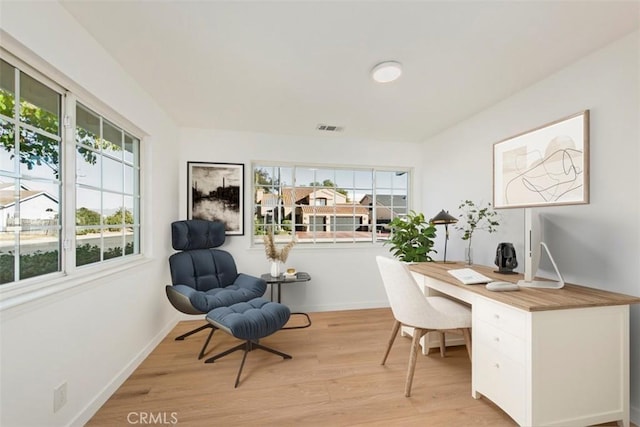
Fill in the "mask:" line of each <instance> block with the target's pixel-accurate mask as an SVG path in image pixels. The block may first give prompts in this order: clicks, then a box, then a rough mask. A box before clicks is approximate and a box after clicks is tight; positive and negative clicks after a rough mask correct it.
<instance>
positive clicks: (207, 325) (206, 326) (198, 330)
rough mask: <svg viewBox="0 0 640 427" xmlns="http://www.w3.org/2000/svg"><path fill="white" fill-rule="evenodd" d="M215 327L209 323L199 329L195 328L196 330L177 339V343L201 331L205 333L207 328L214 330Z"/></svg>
mask: <svg viewBox="0 0 640 427" xmlns="http://www.w3.org/2000/svg"><path fill="white" fill-rule="evenodd" d="M213 327H214V326H213V325H212V324H211V323H207V324H206V325H202V326H200V327H198V328H195V329H193V330H191V331H189V332H187V333H186V334H182V335H180V336H179V337H176V341H183V340H184V339H185V338H186V337H189V336H191V335H193V334H196V333H198V332H200V331H204V330H205V329H207V328H213Z"/></svg>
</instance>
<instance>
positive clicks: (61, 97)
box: [0, 52, 140, 285]
mask: <svg viewBox="0 0 640 427" xmlns="http://www.w3.org/2000/svg"><path fill="white" fill-rule="evenodd" d="M2 53H3V58H4V57H5V53H4V52H2ZM6 59H7V60H5V59H0V285H1V284H7V283H13V282H18V281H21V280H24V279H28V278H31V277H36V276H43V275H46V274H50V273H61V272H64V273H69V272H71V271H73V270H74V268H75V267H76V265H77V266H80V265H84V264H89V263H96V262H99V261H104V260H107V259H110V258H116V257H124V256H126V255H131V254H137V253H140V245H139V241H140V213H139V210H140V208H139V199H140V191H139V185H138V182H139V175H140V167H139V149H140V141H139V139H138V138H136V137H134V136H133V135H132V134H131V133H128V132H126V131H125V130H124V129H123V128H121V127H119V126H117V125H116V124H114V123H112V122H110V121H108V120H107V119H106V118H105V117H103V116H101V115H99V114H97V113H95V112H94V111H92V110H90V109H89V108H87V107H85V106H84V105H83V104H81V103H80V102H76V101H75V99H76V98H75V96H74V95H73V94H71V93H69V92H68V91H66V90H65V89H64V88H62V87H61V86H59V85H58V84H56V83H55V82H52V81H50V80H49V79H47V78H46V76H42V75H40V74H39V73H38V72H36V71H34V70H31V69H30V68H29V67H28V66H26V65H22V64H21V63H20V62H19V61H17V60H15V58H13V57H11V56H10V55H6ZM74 122H75V123H77V127H76V129H75V130H74V129H73V128H71V127H69V126H65V125H64V124H65V123H74ZM74 140H75V143H74ZM66 144H69V145H70V148H69V149H66V148H65V145H66ZM71 145H72V147H71ZM70 152H74V153H75V159H74V158H66V157H65V153H70ZM74 168H76V173H75V177H76V181H75V182H74V183H68V182H66V181H65V177H69V176H74V174H73V172H72V171H73V170H74ZM69 172H71V173H69ZM67 184H71V185H67ZM73 184H75V188H76V191H75V193H73V192H72V193H71V194H70V193H69V191H65V190H67V189H69V188H73V187H74V186H73ZM74 205H75V206H76V207H77V209H76V212H75V218H73V216H72V215H73V212H71V213H67V216H71V217H70V218H69V217H65V212H66V211H68V210H65V208H64V207H65V206H74ZM74 230H75V233H74ZM74 234H75V236H76V239H75V242H76V245H75V253H74V256H69V255H68V254H66V253H65V251H64V250H63V247H67V248H73V244H72V243H71V242H69V243H67V240H72V237H70V236H74ZM65 236H66V237H65ZM74 260H75V262H74Z"/></svg>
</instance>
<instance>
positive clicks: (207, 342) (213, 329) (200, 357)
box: [198, 325, 218, 360]
mask: <svg viewBox="0 0 640 427" xmlns="http://www.w3.org/2000/svg"><path fill="white" fill-rule="evenodd" d="M216 329H218V328H216V327H215V326H213V325H211V332H209V336H208V337H207V340H206V341H205V342H204V345H203V346H202V350H200V354H199V355H198V360H200V359H202V358H203V357H204V352H205V351H206V350H207V346H208V345H209V341H211V337H212V336H213V333H214V332H215V331H216Z"/></svg>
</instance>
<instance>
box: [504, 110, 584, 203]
mask: <svg viewBox="0 0 640 427" xmlns="http://www.w3.org/2000/svg"><path fill="white" fill-rule="evenodd" d="M584 203H589V110H585V111H582V112H580V113H577V114H574V115H572V116H569V117H566V118H563V119H560V120H557V121H555V122H553V123H549V124H546V125H544V126H541V127H539V128H536V129H533V130H530V131H527V132H524V133H522V134H519V135H516V136H513V137H511V138H508V139H505V140H503V141H500V142H496V143H495V144H494V145H493V205H494V207H495V208H516V207H534V206H548V205H570V204H584Z"/></svg>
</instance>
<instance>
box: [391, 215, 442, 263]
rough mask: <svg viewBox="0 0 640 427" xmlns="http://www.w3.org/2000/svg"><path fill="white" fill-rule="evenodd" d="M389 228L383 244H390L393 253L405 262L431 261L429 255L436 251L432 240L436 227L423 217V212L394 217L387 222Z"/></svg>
mask: <svg viewBox="0 0 640 427" xmlns="http://www.w3.org/2000/svg"><path fill="white" fill-rule="evenodd" d="M388 228H389V229H390V230H391V235H390V236H389V240H387V241H386V242H384V244H385V245H391V249H390V251H391V252H392V253H393V255H394V256H395V257H397V258H399V259H400V261H405V262H424V261H433V259H432V258H431V256H430V255H429V254H430V253H431V252H436V250H435V249H433V240H434V239H435V237H436V227H435V226H434V225H433V224H430V223H429V222H428V221H427V220H425V218H424V214H422V213H416V212H414V211H411V212H409V213H408V214H407V215H406V216H403V217H396V218H394V219H393V220H392V221H391V222H390V223H389V224H388Z"/></svg>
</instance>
